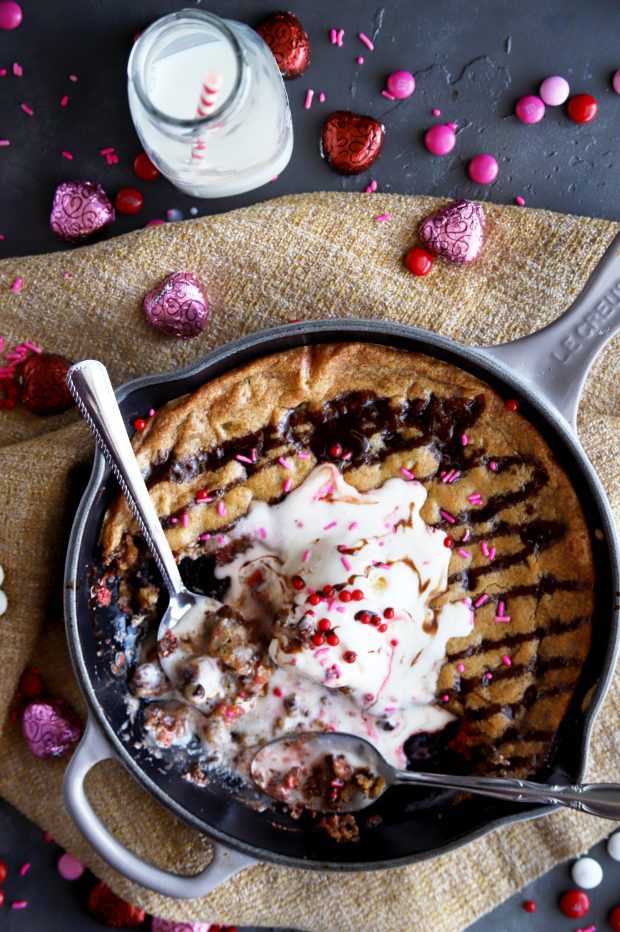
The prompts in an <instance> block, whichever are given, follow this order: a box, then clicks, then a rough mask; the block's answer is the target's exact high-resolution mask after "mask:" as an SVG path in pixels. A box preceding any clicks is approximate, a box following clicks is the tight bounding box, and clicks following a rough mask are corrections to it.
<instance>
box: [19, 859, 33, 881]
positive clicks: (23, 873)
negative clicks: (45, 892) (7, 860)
mask: <svg viewBox="0 0 620 932" xmlns="http://www.w3.org/2000/svg"><path fill="white" fill-rule="evenodd" d="M31 867H32V865H31V864H30V861H26V863H25V864H22V866H21V867H20V869H19V876H20V877H25V876H26V874H27V873H28V871H29V870H30V868H31Z"/></svg>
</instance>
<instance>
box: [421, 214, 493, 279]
mask: <svg viewBox="0 0 620 932" xmlns="http://www.w3.org/2000/svg"><path fill="white" fill-rule="evenodd" d="M485 223H486V220H485V216H484V211H483V209H482V207H481V206H480V204H475V203H474V202H473V201H466V200H458V201H452V202H451V203H450V204H446V206H445V207H442V208H441V210H438V211H437V212H436V213H434V214H431V215H430V217H427V218H426V220H423V221H422V223H421V224H420V227H419V230H418V232H419V234H420V239H421V240H422V242H423V243H424V245H425V246H426V247H427V249H428V250H429V252H432V253H433V255H435V256H443V258H444V259H448V261H449V262H455V263H456V264H457V265H467V264H468V263H469V262H473V261H474V260H475V259H476V258H477V257H478V254H479V253H480V250H481V249H482V245H483V243H484V227H485Z"/></svg>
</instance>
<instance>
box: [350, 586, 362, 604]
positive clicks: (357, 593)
mask: <svg viewBox="0 0 620 932" xmlns="http://www.w3.org/2000/svg"><path fill="white" fill-rule="evenodd" d="M351 598H352V599H353V601H354V602H361V601H362V599H363V598H364V593H363V592H362V590H361V589H354V590H353V592H352V593H351Z"/></svg>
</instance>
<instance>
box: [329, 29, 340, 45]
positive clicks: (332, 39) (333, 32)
mask: <svg viewBox="0 0 620 932" xmlns="http://www.w3.org/2000/svg"><path fill="white" fill-rule="evenodd" d="M329 41H330V42H331V44H332V45H335V44H336V42H337V41H338V35H337V33H336V30H335V29H330V30H329Z"/></svg>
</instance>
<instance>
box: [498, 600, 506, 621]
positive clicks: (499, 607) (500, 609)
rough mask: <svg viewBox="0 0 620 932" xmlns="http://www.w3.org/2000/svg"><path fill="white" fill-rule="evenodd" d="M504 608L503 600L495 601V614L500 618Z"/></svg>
mask: <svg viewBox="0 0 620 932" xmlns="http://www.w3.org/2000/svg"><path fill="white" fill-rule="evenodd" d="M505 609H506V606H505V605H504V603H503V602H498V603H497V614H498V615H499V616H500V618H501V617H503V615H504V611H505Z"/></svg>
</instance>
